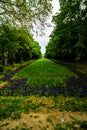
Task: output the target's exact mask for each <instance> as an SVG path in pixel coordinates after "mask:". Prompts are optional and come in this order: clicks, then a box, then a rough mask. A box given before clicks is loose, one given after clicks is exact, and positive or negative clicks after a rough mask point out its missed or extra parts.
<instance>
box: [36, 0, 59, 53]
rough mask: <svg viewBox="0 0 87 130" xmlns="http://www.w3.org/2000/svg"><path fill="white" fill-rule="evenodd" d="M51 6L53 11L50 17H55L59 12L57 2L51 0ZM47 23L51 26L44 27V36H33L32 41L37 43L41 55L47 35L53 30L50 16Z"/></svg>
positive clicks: (57, 0) (47, 39) (46, 42)
mask: <svg viewBox="0 0 87 130" xmlns="http://www.w3.org/2000/svg"><path fill="white" fill-rule="evenodd" d="M52 6H53V10H52V15H55V14H56V13H57V12H59V8H60V6H59V0H53V1H52ZM48 20H49V21H48V22H49V23H50V24H51V25H52V26H51V27H46V29H45V30H46V31H45V34H44V35H43V36H40V35H38V36H36V35H35V34H34V39H35V40H36V41H37V42H38V43H39V45H40V46H41V52H42V54H44V53H45V47H46V45H47V44H48V42H49V39H50V38H49V35H50V34H51V32H52V30H53V23H52V22H51V20H52V16H50V18H49V19H48Z"/></svg>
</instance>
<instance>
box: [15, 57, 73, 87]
mask: <svg viewBox="0 0 87 130" xmlns="http://www.w3.org/2000/svg"><path fill="white" fill-rule="evenodd" d="M70 76H75V74H74V73H73V72H72V71H70V70H68V69H67V68H65V67H63V66H62V65H59V64H56V63H54V62H53V61H51V60H48V59H46V58H41V59H39V60H37V61H35V62H33V63H32V64H31V65H29V66H27V67H26V68H24V69H22V70H20V71H19V72H18V73H17V74H16V75H15V76H14V77H15V78H28V84H29V85H32V86H35V85H37V86H42V85H51V86H52V85H53V86H54V85H57V84H63V83H64V80H65V79H66V78H67V77H70Z"/></svg>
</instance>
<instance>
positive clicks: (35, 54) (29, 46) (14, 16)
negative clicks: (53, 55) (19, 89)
mask: <svg viewBox="0 0 87 130" xmlns="http://www.w3.org/2000/svg"><path fill="white" fill-rule="evenodd" d="M51 9H52V5H51V0H0V62H1V63H2V64H3V65H4V64H5V63H6V62H7V63H11V64H13V63H14V62H20V61H22V60H29V59H35V58H40V57H41V52H40V46H39V44H38V43H37V42H36V41H35V40H34V39H33V36H32V35H31V32H33V29H34V27H35V25H36V24H37V25H38V26H37V28H38V30H39V29H42V30H43V26H44V24H45V23H46V22H47V20H46V19H47V18H48V16H49V14H50V13H51ZM41 27H42V28H41Z"/></svg>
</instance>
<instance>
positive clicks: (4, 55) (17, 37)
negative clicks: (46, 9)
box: [0, 24, 41, 65]
mask: <svg viewBox="0 0 87 130" xmlns="http://www.w3.org/2000/svg"><path fill="white" fill-rule="evenodd" d="M0 30H1V32H0V60H1V62H2V64H3V65H4V64H5V63H6V62H7V63H10V64H13V63H14V62H20V61H22V60H23V61H26V60H30V59H37V58H40V57H41V52H40V46H39V44H38V43H37V42H36V41H34V39H33V37H32V35H31V34H30V33H29V32H28V31H27V29H26V30H25V28H24V29H23V28H22V29H21V28H15V27H11V26H9V24H2V25H1V26H0Z"/></svg>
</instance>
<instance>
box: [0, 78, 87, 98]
mask: <svg viewBox="0 0 87 130" xmlns="http://www.w3.org/2000/svg"><path fill="white" fill-rule="evenodd" d="M65 84H66V85H61V84H59V85H56V86H47V85H43V86H30V85H28V84H27V79H26V78H23V79H14V80H9V84H8V85H5V86H4V87H3V88H0V96H29V95H31V94H32V95H39V96H52V95H53V96H58V95H63V96H79V97H86V96H87V82H85V81H84V80H81V79H74V78H69V79H67V80H66V81H65Z"/></svg>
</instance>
